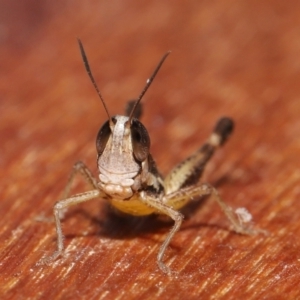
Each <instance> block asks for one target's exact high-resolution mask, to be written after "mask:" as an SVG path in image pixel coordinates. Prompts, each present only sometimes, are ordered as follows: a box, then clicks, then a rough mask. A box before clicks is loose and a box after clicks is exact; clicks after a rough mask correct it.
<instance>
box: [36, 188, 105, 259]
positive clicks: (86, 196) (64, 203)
mask: <svg viewBox="0 0 300 300" xmlns="http://www.w3.org/2000/svg"><path fill="white" fill-rule="evenodd" d="M99 195H100V191H99V190H92V191H89V192H85V193H81V194H77V195H75V196H73V197H70V198H67V199H63V200H60V201H58V202H57V203H56V204H55V205H54V208H53V214H54V219H55V227H56V234H57V250H56V251H55V252H54V253H53V254H52V255H51V256H49V257H46V258H44V259H42V260H41V262H40V263H39V264H49V263H50V262H52V261H54V260H55V259H57V258H58V257H59V256H61V255H62V253H63V250H64V235H63V232H62V228H61V220H60V213H61V212H62V211H63V210H64V209H66V208H69V207H70V206H73V205H76V204H79V203H81V202H85V201H88V200H91V199H94V198H97V197H99Z"/></svg>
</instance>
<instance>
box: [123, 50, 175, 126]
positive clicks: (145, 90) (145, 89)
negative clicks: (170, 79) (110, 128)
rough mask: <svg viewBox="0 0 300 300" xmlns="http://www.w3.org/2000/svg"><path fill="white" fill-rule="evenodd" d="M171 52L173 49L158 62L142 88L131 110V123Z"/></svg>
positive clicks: (129, 121) (129, 120)
mask: <svg viewBox="0 0 300 300" xmlns="http://www.w3.org/2000/svg"><path fill="white" fill-rule="evenodd" d="M170 53H171V51H168V52H167V53H166V54H165V55H164V56H163V57H162V59H161V60H160V62H159V63H158V65H157V67H156V68H155V70H154V72H153V73H152V75H151V77H150V78H149V79H148V80H147V82H146V85H145V87H144V89H143V90H142V92H141V94H140V95H139V97H138V99H137V100H136V101H135V103H134V105H133V108H132V110H131V112H130V115H129V118H128V123H127V124H129V125H130V123H131V119H132V117H133V114H134V111H135V109H136V108H137V106H138V104H139V103H140V101H141V100H142V98H143V96H144V95H145V93H146V92H147V90H148V88H149V86H150V85H151V83H152V81H153V79H154V78H155V76H156V74H157V73H158V71H159V69H160V67H161V66H162V64H163V62H164V61H165V59H166V58H167V57H168V55H169V54H170Z"/></svg>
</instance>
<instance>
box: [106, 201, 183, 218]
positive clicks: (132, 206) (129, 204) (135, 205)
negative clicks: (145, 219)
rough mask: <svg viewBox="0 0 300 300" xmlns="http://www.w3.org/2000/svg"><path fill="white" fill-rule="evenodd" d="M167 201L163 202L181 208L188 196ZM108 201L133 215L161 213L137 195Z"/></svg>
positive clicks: (177, 208)
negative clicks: (126, 198) (127, 198)
mask: <svg viewBox="0 0 300 300" xmlns="http://www.w3.org/2000/svg"><path fill="white" fill-rule="evenodd" d="M172 200H173V201H170V202H169V203H167V204H165V205H168V206H170V207H172V208H173V209H174V210H179V209H181V208H182V207H183V206H184V205H186V203H187V202H188V201H189V198H179V197H178V198H177V199H172ZM110 203H111V205H112V206H114V207H115V208H117V209H118V210H120V211H122V212H124V213H126V214H129V215H134V216H146V215H150V214H152V213H158V214H159V213H161V212H160V211H159V209H155V208H152V207H151V206H148V205H146V204H145V203H143V202H141V201H140V200H139V198H138V197H133V198H131V199H129V200H121V199H111V200H110Z"/></svg>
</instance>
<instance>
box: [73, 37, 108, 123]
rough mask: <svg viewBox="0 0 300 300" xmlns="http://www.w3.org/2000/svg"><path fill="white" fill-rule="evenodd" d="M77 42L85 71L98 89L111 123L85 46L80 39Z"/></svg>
mask: <svg viewBox="0 0 300 300" xmlns="http://www.w3.org/2000/svg"><path fill="white" fill-rule="evenodd" d="M77 40H78V44H79V48H80V53H81V56H82V59H83V62H84V66H85V69H86V71H87V73H88V74H89V77H90V79H91V81H92V83H93V85H94V87H95V89H96V91H97V94H98V96H99V98H100V99H101V101H102V104H103V106H104V109H105V111H106V113H107V116H108V119H109V120H110V121H111V117H110V115H109V112H108V109H107V107H106V104H105V102H104V99H103V97H102V95H101V93H100V91H99V89H98V86H97V84H96V81H95V79H94V77H93V74H92V71H91V68H90V66H89V62H88V59H87V57H86V54H85V52H84V48H83V45H82V43H81V41H80V39H77Z"/></svg>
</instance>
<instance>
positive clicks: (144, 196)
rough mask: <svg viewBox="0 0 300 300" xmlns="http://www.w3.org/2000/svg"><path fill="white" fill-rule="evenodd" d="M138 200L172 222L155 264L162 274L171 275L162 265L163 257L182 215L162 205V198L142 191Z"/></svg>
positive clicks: (179, 224) (166, 205)
mask: <svg viewBox="0 0 300 300" xmlns="http://www.w3.org/2000/svg"><path fill="white" fill-rule="evenodd" d="M140 200H141V201H142V202H143V203H145V204H146V205H148V206H150V207H153V208H155V209H156V211H157V212H158V213H160V214H164V215H167V216H169V217H170V218H172V219H173V220H174V222H175V223H174V226H173V227H172V229H171V231H170V232H169V234H168V235H167V237H166V239H165V241H164V242H163V243H162V245H161V246H160V248H159V251H158V254H157V264H158V266H159V268H160V269H161V270H162V271H163V272H164V273H168V274H170V273H171V270H170V268H169V267H167V266H166V265H165V264H164V263H163V256H164V254H165V252H166V249H167V247H168V245H169V244H170V242H171V240H172V238H173V236H174V235H175V233H176V232H177V231H178V230H179V228H180V226H181V223H182V220H183V215H182V214H181V213H180V212H178V211H176V210H175V209H173V208H172V207H170V206H168V204H165V203H164V201H163V200H164V197H160V195H158V196H155V195H153V194H150V193H147V192H144V191H142V192H141V193H140Z"/></svg>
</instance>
